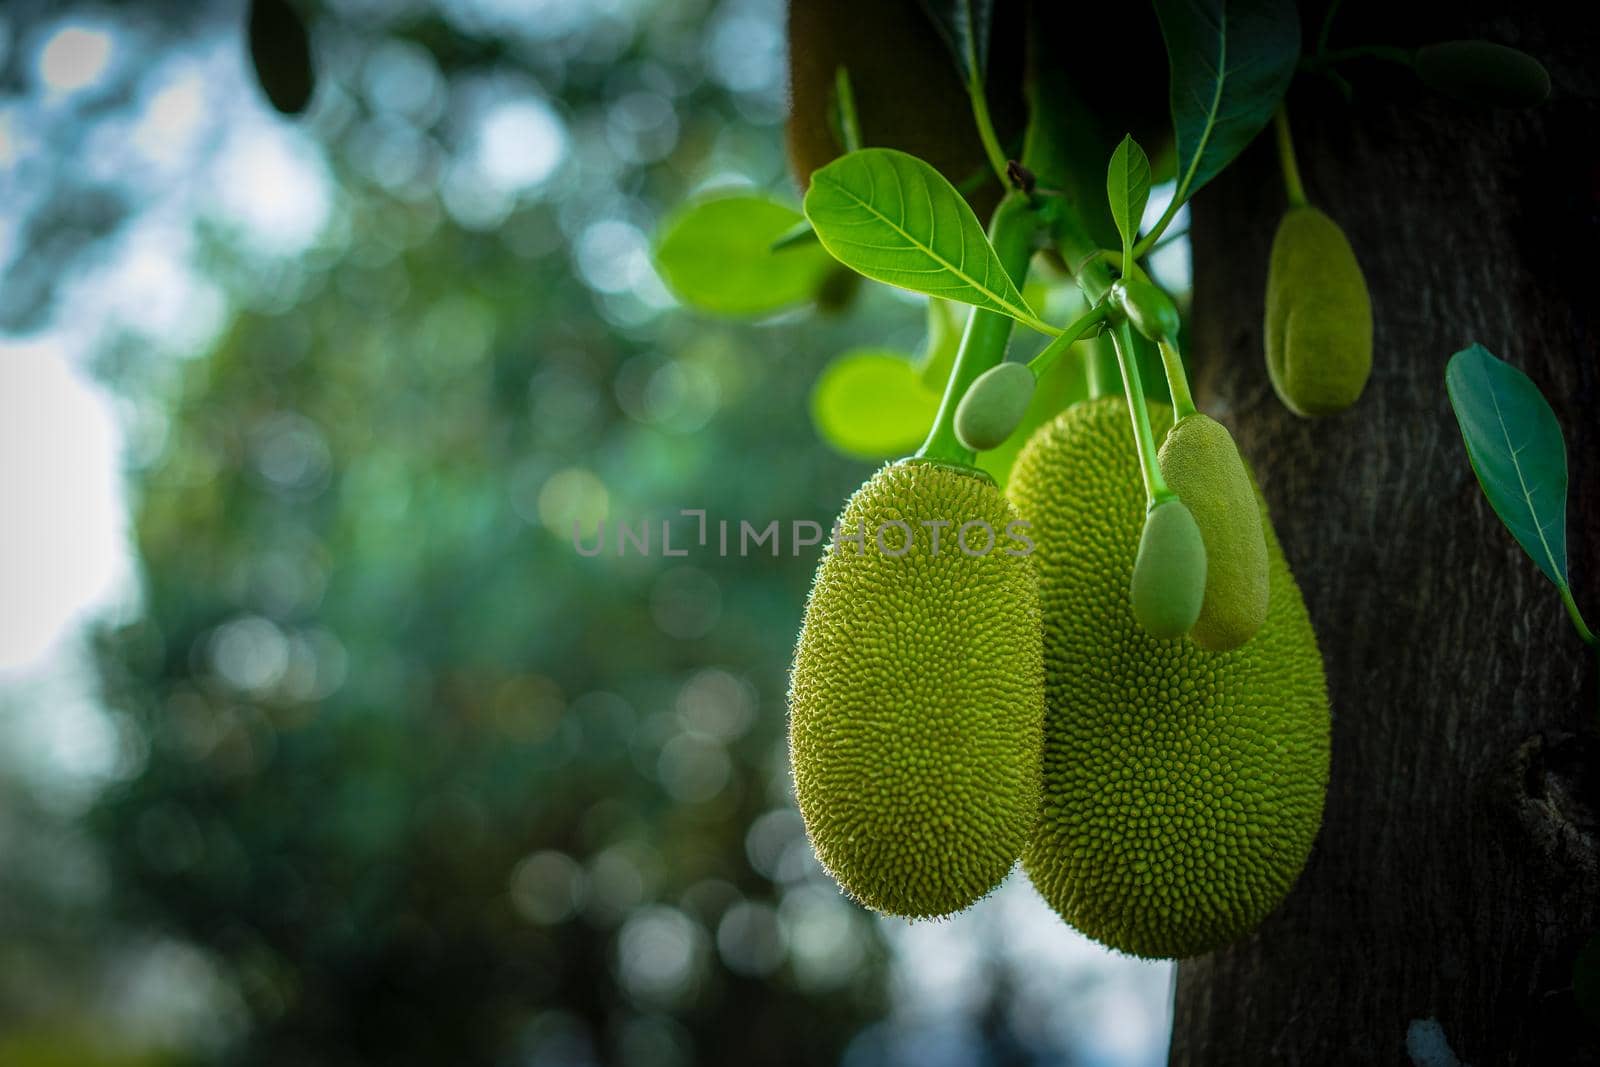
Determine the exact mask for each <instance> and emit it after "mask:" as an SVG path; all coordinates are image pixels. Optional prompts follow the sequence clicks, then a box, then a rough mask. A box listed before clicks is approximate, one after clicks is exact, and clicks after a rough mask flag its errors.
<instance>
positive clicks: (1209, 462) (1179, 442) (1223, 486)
mask: <svg viewBox="0 0 1600 1067" xmlns="http://www.w3.org/2000/svg"><path fill="white" fill-rule="evenodd" d="M1160 461H1161V474H1162V476H1163V477H1165V478H1166V480H1167V485H1169V486H1171V487H1172V490H1173V492H1175V493H1177V494H1178V496H1179V497H1180V498H1181V499H1182V500H1183V502H1184V503H1185V504H1187V505H1189V512H1190V513H1191V514H1192V515H1193V516H1194V521H1195V523H1196V524H1197V525H1198V526H1199V527H1200V536H1201V538H1203V539H1204V541H1205V546H1206V595H1205V601H1204V603H1203V604H1201V606H1200V618H1199V619H1198V620H1196V622H1195V624H1194V628H1193V629H1192V630H1190V631H1189V636H1190V637H1192V638H1193V639H1194V642H1195V644H1197V645H1199V646H1200V647H1201V648H1204V649H1209V650H1210V651H1212V652H1228V651H1231V650H1233V649H1235V648H1238V647H1239V646H1241V645H1243V644H1244V643H1245V642H1246V641H1248V640H1250V638H1252V637H1254V636H1255V634H1256V631H1257V630H1259V629H1261V624H1262V623H1264V622H1266V620H1267V603H1268V595H1269V593H1268V587H1269V585H1270V583H1269V581H1268V578H1267V539H1266V535H1265V534H1264V533H1263V532H1262V529H1261V510H1260V509H1259V508H1258V507H1257V506H1256V493H1255V488H1254V487H1253V486H1252V485H1251V484H1250V474H1249V472H1248V471H1246V470H1245V468H1244V459H1243V458H1242V457H1241V456H1240V455H1239V449H1238V447H1237V446H1236V445H1235V444H1234V443H1233V435H1232V434H1230V433H1229V432H1228V428H1227V427H1226V426H1224V425H1222V423H1220V422H1218V421H1217V420H1216V419H1213V418H1212V417H1211V416H1209V415H1200V414H1196V415H1190V416H1189V417H1188V418H1185V419H1180V420H1179V421H1178V425H1176V426H1174V427H1173V428H1172V430H1171V432H1170V433H1168V434H1167V439H1166V440H1165V441H1163V442H1162V443H1161V455H1160Z"/></svg>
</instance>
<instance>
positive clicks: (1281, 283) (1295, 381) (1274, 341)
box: [1264, 205, 1372, 417]
mask: <svg viewBox="0 0 1600 1067" xmlns="http://www.w3.org/2000/svg"><path fill="white" fill-rule="evenodd" d="M1264 330H1265V334H1266V351H1267V377H1268V378H1270V379H1271V380H1272V388H1273V389H1274V390H1276V391H1277V394H1278V398H1279V399H1280V400H1282V401H1283V403H1284V406H1285V407H1287V408H1288V409H1289V410H1290V411H1292V412H1294V413H1295V414H1296V415H1304V416H1307V417H1311V416H1318V415H1332V414H1335V413H1336V412H1340V411H1343V410H1344V409H1345V408H1347V407H1349V406H1350V405H1351V404H1354V403H1355V402H1356V399H1357V398H1358V397H1360V396H1361V391H1362V390H1363V389H1365V388H1366V385H1367V378H1368V377H1369V376H1370V375H1371V374H1372V299H1371V297H1369V296H1368V295H1367V280H1366V276H1365V275H1363V274H1362V273H1361V265H1360V264H1359V263H1357V262H1356V254H1355V251H1354V250H1353V249H1352V248H1351V247H1350V242H1349V240H1347V239H1346V238H1345V235H1344V231H1343V230H1341V229H1340V228H1339V224H1338V223H1336V222H1334V221H1333V220H1332V219H1330V218H1329V217H1328V216H1327V215H1326V214H1324V213H1323V212H1322V211H1320V210H1318V209H1317V208H1314V207H1311V206H1309V205H1307V206H1303V207H1295V208H1290V209H1289V210H1288V212H1286V213H1285V214H1284V216H1283V219H1282V221H1280V222H1279V223H1278V232H1277V233H1276V234H1274V235H1273V238H1272V256H1271V258H1270V259H1269V261H1268V264H1267V314H1266V322H1265V325H1264Z"/></svg>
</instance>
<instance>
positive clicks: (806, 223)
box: [767, 215, 817, 252]
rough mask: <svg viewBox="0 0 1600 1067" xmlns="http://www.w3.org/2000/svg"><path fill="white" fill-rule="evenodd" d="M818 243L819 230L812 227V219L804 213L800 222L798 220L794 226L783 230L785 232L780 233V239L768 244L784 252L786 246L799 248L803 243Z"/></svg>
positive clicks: (775, 249) (774, 249)
mask: <svg viewBox="0 0 1600 1067" xmlns="http://www.w3.org/2000/svg"><path fill="white" fill-rule="evenodd" d="M816 243H817V231H816V230H813V229H812V228H811V222H810V220H808V219H807V218H806V217H805V216H804V215H802V216H800V221H799V222H796V223H795V224H794V225H793V226H790V227H789V228H788V229H787V230H785V231H783V233H781V234H779V235H778V239H777V240H776V241H773V242H772V244H770V245H768V246H767V247H769V248H770V249H772V251H774V252H782V251H783V250H784V249H785V248H797V247H800V246H802V245H812V244H816Z"/></svg>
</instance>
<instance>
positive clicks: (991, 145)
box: [967, 76, 1011, 189]
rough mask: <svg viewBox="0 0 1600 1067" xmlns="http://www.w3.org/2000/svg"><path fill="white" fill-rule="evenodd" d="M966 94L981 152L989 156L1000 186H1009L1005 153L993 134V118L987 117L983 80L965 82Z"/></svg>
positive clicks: (987, 99)
mask: <svg viewBox="0 0 1600 1067" xmlns="http://www.w3.org/2000/svg"><path fill="white" fill-rule="evenodd" d="M967 96H968V97H969V98H970V99H971V100H972V119H973V121H974V122H975V123H976V124H977V127H978V139H979V140H980V141H982V142H983V154H984V155H986V156H988V157H989V166H990V167H992V168H994V173H995V177H997V178H999V179H1000V188H1002V189H1009V188H1011V178H1010V175H1009V173H1008V168H1007V167H1006V154H1005V152H1004V151H1003V150H1002V149H1001V148H1000V138H999V137H997V136H995V132H994V120H993V119H991V118H990V117H989V97H988V95H987V94H986V93H985V92H984V91H983V82H982V81H981V80H979V79H978V78H977V77H976V76H974V77H973V78H971V79H970V80H968V82H967Z"/></svg>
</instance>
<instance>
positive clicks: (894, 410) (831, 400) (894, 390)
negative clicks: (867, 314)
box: [811, 348, 940, 460]
mask: <svg viewBox="0 0 1600 1067" xmlns="http://www.w3.org/2000/svg"><path fill="white" fill-rule="evenodd" d="M939 398H940V392H939V390H937V389H930V388H928V387H927V386H925V385H923V384H922V380H921V377H920V375H919V374H918V373H917V369H916V367H915V366H914V365H913V364H912V362H911V360H910V359H908V358H907V357H906V356H904V355H901V354H900V353H898V352H893V351H888V350H885V349H876V348H857V349H852V350H850V351H848V352H845V353H843V354H841V355H839V356H836V357H835V358H834V359H833V360H832V361H831V362H830V363H829V364H828V365H827V367H825V368H824V369H823V371H822V375H821V376H820V377H819V378H818V379H817V384H816V385H815V386H814V387H813V388H812V391H811V421H812V422H813V423H814V424H815V425H816V428H817V434H818V436H820V437H821V438H822V439H823V440H824V441H826V442H827V443H828V444H829V445H830V446H832V447H833V448H834V449H835V450H836V451H839V452H842V453H844V454H845V455H847V456H852V457H855V458H858V459H873V460H876V459H893V458H897V457H899V456H905V455H909V454H910V453H911V452H913V451H915V450H916V447H917V446H918V445H920V444H921V443H922V439H923V438H924V437H926V436H927V435H928V430H929V428H930V427H931V426H932V425H933V418H934V416H935V415H936V414H938V411H939Z"/></svg>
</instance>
